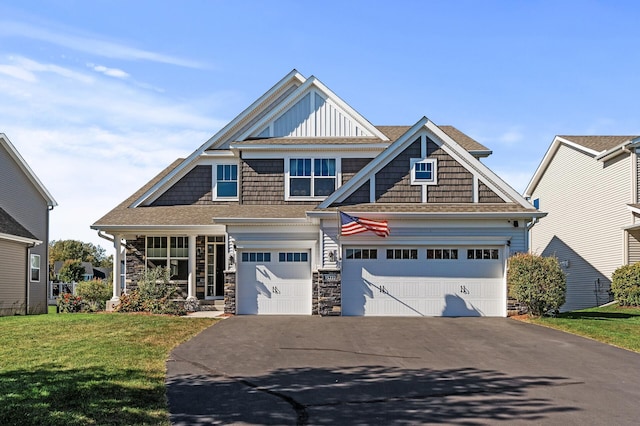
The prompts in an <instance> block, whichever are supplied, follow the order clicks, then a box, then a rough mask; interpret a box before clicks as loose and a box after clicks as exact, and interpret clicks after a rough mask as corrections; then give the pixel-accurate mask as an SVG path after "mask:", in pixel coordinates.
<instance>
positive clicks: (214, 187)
mask: <svg viewBox="0 0 640 426" xmlns="http://www.w3.org/2000/svg"><path fill="white" fill-rule="evenodd" d="M227 165H232V166H236V167H237V168H238V179H237V180H236V194H237V195H236V196H235V197H218V166H227ZM239 199H240V165H239V164H238V162H237V161H217V162H215V163H213V164H212V165H211V200H212V201H238V200H239Z"/></svg>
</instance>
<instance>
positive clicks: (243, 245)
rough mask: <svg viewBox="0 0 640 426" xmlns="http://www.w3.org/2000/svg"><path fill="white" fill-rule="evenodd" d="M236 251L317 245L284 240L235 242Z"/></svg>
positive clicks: (307, 241) (313, 242) (308, 241)
mask: <svg viewBox="0 0 640 426" xmlns="http://www.w3.org/2000/svg"><path fill="white" fill-rule="evenodd" d="M234 244H235V246H236V249H240V250H243V249H260V248H263V249H293V248H313V247H315V245H316V244H317V241H315V240H289V239H287V240H283V241H259V240H258V241H253V240H242V239H240V240H235V241H234Z"/></svg>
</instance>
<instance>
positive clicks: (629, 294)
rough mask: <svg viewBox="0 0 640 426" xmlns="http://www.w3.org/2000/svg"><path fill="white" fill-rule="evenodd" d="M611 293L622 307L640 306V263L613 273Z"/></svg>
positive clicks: (620, 268)
mask: <svg viewBox="0 0 640 426" xmlns="http://www.w3.org/2000/svg"><path fill="white" fill-rule="evenodd" d="M611 292H612V293H613V297H614V298H615V299H616V300H617V301H618V303H619V304H620V305H621V306H640V262H638V263H634V264H632V265H624V266H621V267H619V268H618V269H616V270H615V271H614V272H613V275H611Z"/></svg>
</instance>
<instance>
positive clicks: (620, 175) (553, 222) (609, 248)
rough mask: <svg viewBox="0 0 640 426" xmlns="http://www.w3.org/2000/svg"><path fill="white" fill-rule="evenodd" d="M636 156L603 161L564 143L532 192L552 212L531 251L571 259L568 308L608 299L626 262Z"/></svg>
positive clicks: (534, 233)
mask: <svg viewBox="0 0 640 426" xmlns="http://www.w3.org/2000/svg"><path fill="white" fill-rule="evenodd" d="M630 158H631V157H630V156H628V155H621V156H618V157H617V158H615V159H613V160H611V161H608V162H606V163H602V162H600V161H597V160H595V158H593V157H591V156H589V155H586V154H584V153H582V152H579V151H577V150H575V149H574V148H571V147H568V146H566V145H561V146H560V147H559V148H558V150H557V152H556V153H555V155H554V158H553V159H552V161H551V162H550V164H549V166H548V167H547V169H546V171H545V173H544V175H543V176H542V178H541V179H540V181H539V183H538V185H537V186H536V188H535V190H534V191H533V193H532V194H531V199H532V200H535V199H539V203H540V210H541V211H543V212H547V213H548V215H547V216H546V217H544V218H542V219H540V221H539V223H537V224H536V225H535V226H534V227H533V228H532V230H531V251H532V252H533V253H538V254H542V255H545V256H547V255H556V256H557V257H558V260H559V261H560V262H564V264H565V265H566V262H568V266H563V269H564V271H565V273H566V274H567V301H566V303H565V305H564V306H563V307H562V310H563V311H567V310H574V309H580V308H587V307H592V306H596V305H597V304H600V303H604V302H606V301H607V300H604V298H605V296H607V290H608V288H609V286H610V284H611V281H610V280H611V274H612V273H613V271H615V269H616V268H618V267H619V266H621V265H622V264H624V263H625V258H624V244H625V233H624V231H623V230H622V228H623V227H624V226H627V225H629V224H630V223H631V222H632V216H631V213H630V212H629V210H628V209H627V204H629V203H631V202H632V200H633V194H632V187H633V186H632V185H631V182H630V176H631V163H630V161H631V160H630Z"/></svg>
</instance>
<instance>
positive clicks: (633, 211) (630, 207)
mask: <svg viewBox="0 0 640 426" xmlns="http://www.w3.org/2000/svg"><path fill="white" fill-rule="evenodd" d="M627 208H628V209H629V210H630V211H631V212H632V213H635V214H638V215H640V208H637V207H634V206H632V205H629V204H627Z"/></svg>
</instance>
